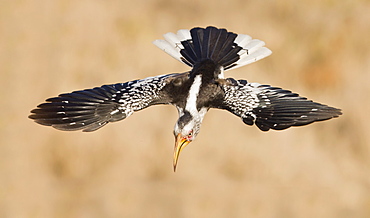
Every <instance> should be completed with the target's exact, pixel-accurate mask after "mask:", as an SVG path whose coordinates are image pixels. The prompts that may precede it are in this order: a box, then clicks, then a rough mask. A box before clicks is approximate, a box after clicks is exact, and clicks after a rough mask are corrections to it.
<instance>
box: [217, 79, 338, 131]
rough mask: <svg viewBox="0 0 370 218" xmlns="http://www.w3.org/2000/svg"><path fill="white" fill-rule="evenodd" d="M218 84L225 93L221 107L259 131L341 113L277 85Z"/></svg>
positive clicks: (227, 80)
mask: <svg viewBox="0 0 370 218" xmlns="http://www.w3.org/2000/svg"><path fill="white" fill-rule="evenodd" d="M224 81H225V82H223V84H221V87H222V89H223V90H224V93H225V96H224V99H223V103H222V106H221V109H226V110H228V111H230V112H231V113H233V114H235V115H237V116H239V117H241V118H242V120H243V122H244V123H245V124H248V125H253V124H254V123H255V124H256V125H257V127H258V128H259V129H260V130H262V131H268V130H269V129H274V130H282V129H286V128H289V127H291V126H302V125H307V124H310V123H312V122H315V121H322V120H328V119H331V118H334V117H338V116H339V115H341V114H342V113H341V110H340V109H336V108H333V107H329V106H326V105H323V104H320V103H316V102H313V101H311V100H308V99H307V98H304V97H300V96H299V95H298V94H295V93H292V92H291V91H288V90H283V89H281V88H275V87H271V86H269V85H260V84H258V83H248V82H247V81H246V80H238V81H236V80H234V79H230V78H229V79H226V80H224Z"/></svg>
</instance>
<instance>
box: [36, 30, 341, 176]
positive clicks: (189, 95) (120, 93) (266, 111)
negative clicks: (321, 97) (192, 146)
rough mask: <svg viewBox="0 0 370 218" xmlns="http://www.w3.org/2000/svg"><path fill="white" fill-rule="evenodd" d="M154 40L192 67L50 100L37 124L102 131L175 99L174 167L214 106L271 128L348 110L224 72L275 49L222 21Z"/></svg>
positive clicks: (39, 112) (42, 107) (40, 110)
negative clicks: (231, 29) (221, 24)
mask: <svg viewBox="0 0 370 218" xmlns="http://www.w3.org/2000/svg"><path fill="white" fill-rule="evenodd" d="M154 44H155V45H156V46H158V47H159V48H161V49H162V50H163V51H165V52H166V53H168V54H169V55H171V56H172V57H174V58H175V59H177V60H178V61H180V62H182V63H184V64H186V65H188V66H190V67H192V69H191V70H190V71H189V72H185V73H176V74H168V75H161V76H154V77H149V78H146V79H142V80H134V81H130V82H126V83H117V84H113V85H104V86H101V87H96V88H93V89H85V90H81V91H75V92H71V93H66V94H61V95H59V96H58V97H54V98H49V99H47V100H46V103H43V104H40V105H38V107H37V108H36V109H34V110H32V111H31V113H32V114H31V115H30V116H29V118H31V119H33V120H35V122H37V123H39V124H42V125H47V126H52V127H54V128H56V129H60V130H83V131H85V132H91V131H95V130H97V129H99V128H101V127H102V126H104V125H106V124H107V123H109V122H115V121H119V120H122V119H125V118H126V117H128V116H130V115H131V114H132V113H133V112H135V111H138V110H142V109H144V108H146V107H149V106H151V105H156V104H171V105H174V106H175V107H176V108H177V110H178V113H179V119H178V121H177V122H176V124H175V128H174V135H175V139H176V143H175V151H174V169H176V165H177V160H178V156H179V153H180V151H181V150H182V149H183V148H184V147H185V146H186V145H187V144H189V143H190V142H191V141H193V140H194V139H195V137H196V136H197V135H198V133H199V131H200V126H201V123H202V121H203V118H204V116H205V114H206V113H207V111H208V110H209V109H211V108H216V109H224V110H228V111H230V112H231V113H233V114H235V115H237V116H239V117H240V118H241V119H242V121H243V122H244V123H245V124H247V125H253V124H256V126H257V127H258V128H259V129H261V130H263V131H267V130H270V129H274V130H282V129H286V128H289V127H291V126H302V125H306V124H309V123H312V122H315V121H322V120H327V119H331V118H334V117H338V116H339V115H340V114H341V111H340V109H336V108H333V107H329V106H326V105H323V104H320V103H316V102H312V101H310V100H307V99H306V98H303V97H300V96H299V95H298V94H295V93H292V92H290V91H287V90H284V89H281V88H275V87H271V86H268V85H260V84H258V83H248V82H247V81H246V80H234V79H232V78H226V79H225V78H224V71H227V70H231V69H235V68H238V67H241V66H244V65H246V64H250V63H252V62H255V61H257V60H260V59H262V58H264V57H266V56H268V55H270V54H271V51H270V50H269V49H268V48H266V47H264V45H265V44H264V42H263V41H261V40H258V39H252V38H251V37H250V36H248V35H243V34H235V33H232V32H228V31H227V30H226V29H218V28H215V27H207V28H193V29H191V30H190V31H189V30H179V31H178V32H177V34H174V33H167V34H165V35H164V40H156V41H154Z"/></svg>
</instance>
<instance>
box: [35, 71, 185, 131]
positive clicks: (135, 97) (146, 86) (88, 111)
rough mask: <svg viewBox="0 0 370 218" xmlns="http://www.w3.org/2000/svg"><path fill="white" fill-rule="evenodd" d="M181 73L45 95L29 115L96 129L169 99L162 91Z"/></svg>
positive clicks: (56, 125)
mask: <svg viewBox="0 0 370 218" xmlns="http://www.w3.org/2000/svg"><path fill="white" fill-rule="evenodd" d="M181 75H184V74H169V75H162V76H157V77H149V78H146V79H143V80H135V81H130V82H127V83H117V84H113V85H104V86H101V87H96V88H93V89H85V90H80V91H74V92H71V93H65V94H60V95H59V96H58V97H53V98H48V99H47V100H46V103H42V104H40V105H38V106H37V108H36V109H33V110H32V111H31V115H30V116H29V118H30V119H33V120H34V121H35V122H36V123H39V124H41V125H46V126H52V127H54V128H56V129H59V130H83V131H84V132H90V131H95V130H97V129H99V128H101V127H103V126H104V125H106V124H107V123H109V122H115V121H119V120H122V119H125V118H126V117H128V116H130V115H131V114H132V113H133V112H134V111H138V110H141V109H144V108H146V107H149V106H151V105H154V104H168V103H171V100H172V99H171V98H170V96H169V95H168V93H167V91H164V89H165V87H166V86H167V85H168V84H171V81H172V80H173V78H178V77H181Z"/></svg>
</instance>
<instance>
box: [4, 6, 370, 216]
mask: <svg viewBox="0 0 370 218" xmlns="http://www.w3.org/2000/svg"><path fill="white" fill-rule="evenodd" d="M0 4H1V6H0V80H1V84H0V97H1V98H0V99H1V105H0V124H1V125H0V144H1V146H0V217H4V218H18V217H32V218H34V217H35V218H36V217H37V218H38V217H42V218H44V217H56V218H62V217H63V218H64V217H73V218H74V217H76V218H77V217H78V218H80V217H81V218H90V217H92V218H98V217H108V218H111V217H112V218H113V217H179V218H182V217H216V218H219V217H288V218H289V217H294V218H295V217H323V218H327V217H335V218H341V217H343V218H344V217H370V167H369V166H370V148H369V145H370V134H369V127H368V125H369V121H370V119H369V118H370V112H369V110H370V102H369V93H370V83H369V80H370V74H369V72H370V40H369V38H370V23H369V22H370V2H369V1H365V0H364V1H345V0H343V1H332V0H326V1H322V0H305V1H294V0H282V1H278V2H274V1H245V0H240V1H192V0H180V1H166V0H159V1H155V0H135V1H128V0H120V1H118V0H115V1H102V0H90V1H87V0H81V1H68V0H52V1H50V0H33V1H30V0H29V1H27V0H23V1H22V0H12V1H11V0H3V1H1V2H0ZM207 25H215V26H217V27H224V28H227V29H228V30H230V31H233V32H236V33H243V34H249V35H251V36H252V37H253V38H258V39H261V40H263V41H265V42H266V44H267V46H268V47H269V48H270V49H271V50H272V51H273V54H272V56H270V57H268V58H266V59H263V60H261V61H259V62H257V63H253V64H251V65H248V66H246V67H242V68H239V69H237V70H232V71H231V72H227V76H229V77H234V78H236V79H242V78H244V79H247V80H248V81H251V82H259V83H263V84H271V85H274V86H279V87H284V88H286V89H290V90H293V91H294V92H298V93H300V94H301V95H302V96H306V97H309V98H310V99H313V100H315V101H318V102H322V103H325V104H328V105H331V106H335V107H339V108H342V109H343V112H344V115H343V116H341V117H340V118H339V119H333V120H330V121H327V122H321V123H316V124H313V125H309V126H305V127H301V128H290V129H288V130H285V131H269V132H267V133H264V132H261V131H259V130H258V129H257V127H255V126H253V127H249V126H246V125H244V124H243V122H242V121H241V120H240V119H239V118H238V117H236V116H234V115H232V114H231V113H228V112H226V111H217V110H212V111H210V112H209V113H208V114H207V116H206V118H205V120H204V122H203V125H202V131H201V133H200V134H199V136H198V138H197V140H196V141H195V142H193V143H191V144H190V145H189V146H188V147H187V148H186V149H185V150H184V151H183V152H182V155H181V157H180V161H179V166H178V170H177V172H176V173H173V170H172V151H173V145H174V138H173V135H172V131H173V126H174V124H175V122H176V120H177V117H178V115H177V111H176V109H175V108H173V107H169V106H156V107H152V108H149V109H146V110H144V111H141V112H138V113H136V114H134V115H133V116H131V117H130V118H128V119H126V120H124V121H123V122H119V123H114V124H109V125H107V126H106V127H104V128H102V129H101V130H98V131H97V132H93V133H82V132H62V131H57V130H55V129H53V128H50V127H44V126H40V125H37V124H35V123H33V122H32V121H31V120H29V119H28V118H27V116H28V115H29V111H30V110H31V109H33V108H34V107H35V106H36V105H38V104H39V103H42V102H43V101H44V100H45V99H46V98H48V97H53V96H56V95H58V94H60V93H63V92H70V91H73V90H78V89H84V88H92V87H96V86H101V85H103V84H111V83H118V82H125V81H129V80H133V79H138V78H145V77H148V76H154V75H159V74H165V73H171V72H181V71H186V70H188V69H189V68H188V67H187V66H185V65H183V64H181V63H179V62H177V61H176V60H175V59H173V58H171V57H170V56H168V55H167V54H165V53H164V52H162V51H161V50H159V49H158V48H156V47H155V46H154V45H152V44H151V42H152V41H153V40H155V39H158V38H162V34H164V33H167V32H175V31H177V30H178V29H184V28H186V29H190V28H192V27H195V26H201V27H206V26H207Z"/></svg>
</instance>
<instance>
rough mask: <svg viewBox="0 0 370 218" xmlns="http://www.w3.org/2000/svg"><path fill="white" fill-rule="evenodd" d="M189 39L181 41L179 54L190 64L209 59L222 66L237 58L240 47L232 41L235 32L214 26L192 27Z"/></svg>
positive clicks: (234, 37)
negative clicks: (181, 48)
mask: <svg viewBox="0 0 370 218" xmlns="http://www.w3.org/2000/svg"><path fill="white" fill-rule="evenodd" d="M190 34H191V38H192V39H190V40H186V41H182V45H183V46H184V49H183V50H181V51H180V53H181V55H182V56H183V57H184V58H185V59H186V60H187V61H188V62H190V63H191V64H192V65H195V63H198V62H201V61H203V60H206V59H209V60H212V61H214V62H215V63H217V64H219V65H220V66H223V67H225V68H226V67H228V66H229V65H230V64H232V63H234V62H236V61H237V60H239V58H240V57H239V55H238V52H239V51H240V50H241V49H242V48H241V47H239V46H237V45H236V43H235V42H234V41H235V39H236V37H237V34H235V33H232V32H227V31H226V30H225V29H217V28H215V27H207V28H206V29H203V28H193V29H191V30H190Z"/></svg>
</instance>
